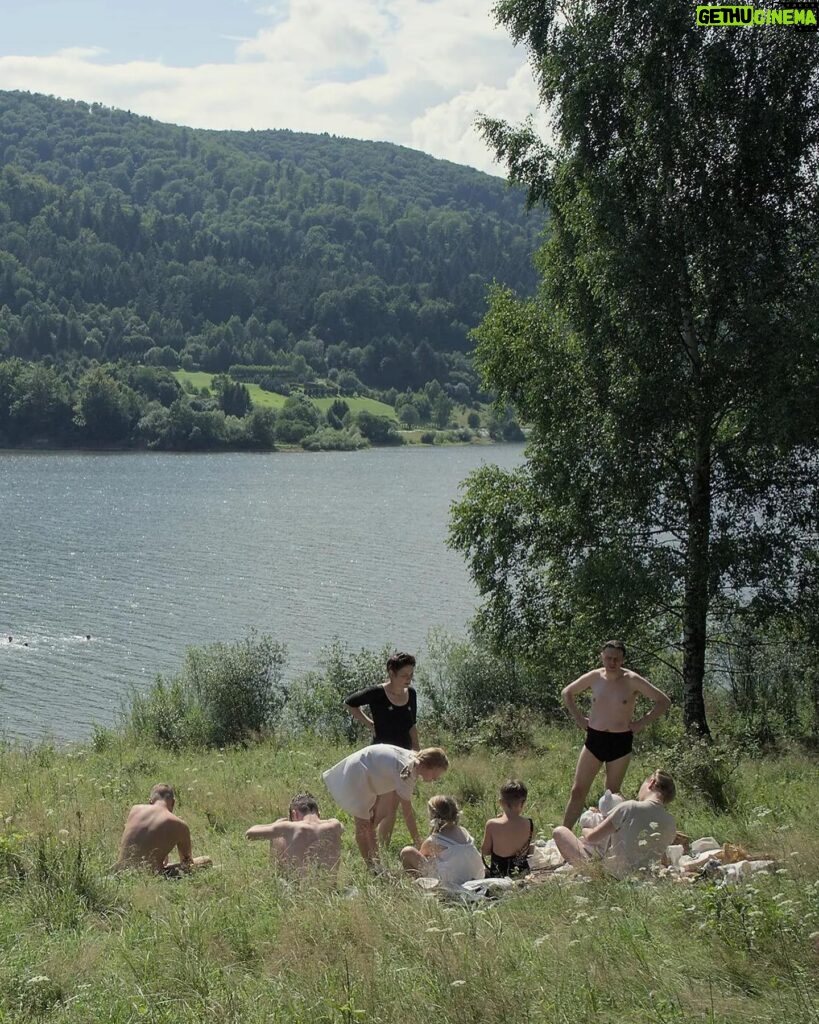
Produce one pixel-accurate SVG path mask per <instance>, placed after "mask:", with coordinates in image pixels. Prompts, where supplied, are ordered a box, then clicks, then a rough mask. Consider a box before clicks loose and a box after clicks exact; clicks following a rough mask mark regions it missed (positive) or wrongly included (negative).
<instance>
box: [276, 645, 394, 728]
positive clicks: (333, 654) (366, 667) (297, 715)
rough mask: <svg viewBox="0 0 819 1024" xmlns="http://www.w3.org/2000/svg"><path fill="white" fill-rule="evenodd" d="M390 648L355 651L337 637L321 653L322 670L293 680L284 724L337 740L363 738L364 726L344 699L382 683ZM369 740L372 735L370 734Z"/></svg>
mask: <svg viewBox="0 0 819 1024" xmlns="http://www.w3.org/2000/svg"><path fill="white" fill-rule="evenodd" d="M391 653H392V649H391V648H390V647H385V648H384V649H383V650H382V651H368V650H360V651H357V652H351V651H350V650H349V649H348V648H347V645H346V643H344V641H342V640H339V639H335V640H333V642H332V643H331V644H330V645H329V646H328V647H324V648H322V650H321V653H320V654H319V666H320V668H319V670H318V671H314V672H306V673H305V674H304V675H301V676H299V677H298V678H297V679H295V680H294V681H293V684H292V686H291V687H290V690H289V693H288V702H287V712H286V715H285V722H284V727H285V729H286V730H287V731H288V732H290V733H293V734H300V733H308V734H312V735H315V736H322V737H325V738H327V739H331V740H334V741H337V742H341V741H344V742H347V743H353V742H355V741H356V740H357V739H358V740H360V739H361V737H362V734H363V730H362V727H361V726H360V725H359V724H358V723H357V722H356V721H355V720H354V719H353V718H352V716H351V715H350V713H349V711H348V710H347V709H346V707H345V706H344V698H345V697H347V696H349V695H350V694H351V693H355V691H356V690H363V689H364V688H365V687H368V686H374V685H376V684H377V683H380V682H382V680H383V679H384V676H385V674H386V667H385V666H386V664H387V658H388V657H389V655H390V654H391ZM366 739H367V742H369V741H370V739H371V736H370V734H369V733H367V736H366Z"/></svg>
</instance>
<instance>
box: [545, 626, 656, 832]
mask: <svg viewBox="0 0 819 1024" xmlns="http://www.w3.org/2000/svg"><path fill="white" fill-rule="evenodd" d="M600 660H601V661H602V662H603V668H602V669H599V668H598V669H594V671H592V672H586V674H585V675H582V676H580V678H579V679H575V681H574V682H573V683H569V685H568V686H567V687H566V688H565V689H564V690H563V702H564V704H565V705H566V707H567V708H568V710H569V714H570V715H571V716H572V718H573V719H574V720H575V722H577V724H578V725H579V726H580V728H581V729H584V730H585V732H586V742H585V743H584V744H583V747H582V749H581V751H580V757H579V758H578V761H577V768H576V770H575V775H574V782H573V784H572V793H571V796H570V798H569V802H568V804H567V805H566V813H565V814H564V815H563V824H564V826H565V827H566V828H569V829H571V828H573V827H574V824H575V822H576V821H577V819H578V818H579V817H580V814H581V812H582V810H583V805H584V803H585V800H586V796H587V795H588V792H589V789H590V788H591V784H592V782H594V779H595V776H596V775H597V773H598V772H599V771H600V768H601V766H602V765H603V764H605V766H606V788H607V789H610V790H611V791H612V793H618V792H619V791H620V787H621V786H622V785H623V779H624V778H625V774H626V769H627V768H628V764H629V761H630V760H631V750H632V744H633V740H634V736H635V734H636V733H638V732H642V730H643V729H645V727H646V726H647V725H648V724H649V722H653V721H654V720H655V719H656V718H660V716H661V715H664V714H665V713H666V711H668V708H669V706H670V705H671V701H670V700H669V698H668V697H667V696H666V695H665V694H664V693H663V692H662V690H658V689H657V687H656V686H652V685H651V683H649V682H648V680H646V679H643V678H642V676H638V675H637V674H636V672H631V671H629V670H628V669H624V668H623V662H624V661H625V660H626V647H625V644H624V643H623V642H622V641H621V640H609V641H607V643H605V644H603V647H602V649H601V651H600ZM584 690H591V692H592V705H591V711H590V713H589V717H588V718H586V716H585V715H583V714H582V713H581V712H580V709H579V708H578V706H577V704H576V703H575V697H576V696H577V694H579V693H583V691H584ZM638 694H642V695H643V696H644V697H647V698H648V700H650V701H653V702H654V707H653V708H652V709H651V710H650V711H649V712H648V714H646V715H643V717H642V718H638V719H637V721H632V716H633V714H634V705H635V703H636V701H637V695H638Z"/></svg>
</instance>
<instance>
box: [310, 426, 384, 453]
mask: <svg viewBox="0 0 819 1024" xmlns="http://www.w3.org/2000/svg"><path fill="white" fill-rule="evenodd" d="M301 446H302V448H304V450H305V451H308V452H354V451H358V449H359V448H369V446H370V445H369V441H367V440H366V438H364V437H362V436H361V434H360V433H359V431H358V430H355V429H352V430H334V429H331V428H330V427H325V428H324V429H323V430H317V431H316V432H315V433H314V434H308V435H307V436H306V437H303V438H302V439H301Z"/></svg>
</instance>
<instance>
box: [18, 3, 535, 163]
mask: <svg viewBox="0 0 819 1024" xmlns="http://www.w3.org/2000/svg"><path fill="white" fill-rule="evenodd" d="M492 2H493V0H274V2H270V0H267V2H265V0H22V2H21V0H0V14H2V18H1V19H0V22H1V23H2V30H0V89H24V90H29V91H31V92H43V93H48V94H50V95H54V96H59V97H61V98H64V99H79V100H86V101H88V102H94V101H98V102H100V103H104V104H105V105H106V106H113V107H121V108H123V109H126V110H131V111H133V112H134V113H136V114H146V115H149V116H151V117H153V118H156V119H157V120H159V121H167V122H172V123H174V124H184V125H188V126H190V127H192V128H220V129H239V130H247V129H250V128H255V129H257V130H261V129H265V128H290V129H292V130H293V131H305V132H329V133H331V134H333V135H344V136H350V137H352V138H357V139H375V140H384V141H388V142H396V143H399V144H400V145H404V146H411V147H412V148H413V149H420V150H423V151H424V152H426V153H430V154H432V155H433V156H437V157H442V158H444V159H447V160H453V161H455V162H456V163H462V164H469V165H470V166H472V167H477V168H479V169H480V170H484V171H488V172H489V173H491V174H502V173H503V168H502V167H501V166H500V165H498V164H497V163H496V162H495V161H494V159H493V156H492V154H491V153H490V152H489V150H488V148H487V146H486V144H485V143H484V141H483V140H482V139H481V137H480V135H479V134H478V132H477V131H476V129H475V125H474V122H475V118H476V117H477V115H478V114H479V113H482V114H488V115H491V116H493V117H502V118H504V119H505V120H507V121H510V122H513V123H517V122H520V121H522V120H523V119H524V118H525V117H527V116H528V115H530V114H532V115H536V123H537V124H538V125H540V124H541V119H540V115H539V114H538V112H537V94H536V90H535V86H534V82H533V79H532V75H531V71H530V69H529V65H528V62H527V55H526V53H525V51H524V50H523V49H522V48H521V47H515V46H513V44H512V41H511V39H510V38H509V35H508V33H507V32H506V30H505V29H503V28H499V27H497V26H496V25H495V23H494V19H493V17H492V13H491V9H492ZM3 8H5V10H3Z"/></svg>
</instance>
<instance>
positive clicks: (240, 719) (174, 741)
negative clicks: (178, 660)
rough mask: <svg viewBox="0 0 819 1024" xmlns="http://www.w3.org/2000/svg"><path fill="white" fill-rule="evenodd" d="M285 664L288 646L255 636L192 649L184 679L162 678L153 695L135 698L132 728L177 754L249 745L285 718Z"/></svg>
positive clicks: (129, 716)
mask: <svg viewBox="0 0 819 1024" xmlns="http://www.w3.org/2000/svg"><path fill="white" fill-rule="evenodd" d="M285 660H286V648H285V647H284V645H282V644H279V643H276V642H275V641H274V640H273V639H272V638H271V637H269V636H265V635H262V636H257V635H256V634H255V633H251V635H250V636H249V637H248V638H247V639H245V640H240V641H237V642H235V643H232V644H224V643H216V644H211V645H210V646H208V647H204V648H196V647H189V648H188V651H187V653H186V655H185V664H184V667H183V669H182V672H181V673H180V674H179V675H178V676H175V677H174V678H172V679H170V680H165V679H163V677H162V676H157V678H156V680H155V682H154V684H153V686H152V687H151V688H150V690H148V692H147V693H145V694H135V695H134V696H133V697H132V699H131V706H130V708H129V710H128V712H127V714H126V725H127V727H128V728H129V730H130V731H131V732H133V733H134V734H135V735H136V736H137V737H139V738H140V739H146V740H149V741H150V742H153V743H156V744H158V745H159V746H167V747H172V748H178V747H184V746H209V747H223V746H228V745H230V744H235V743H246V742H247V741H248V740H249V739H251V738H253V737H256V736H259V735H262V734H264V733H266V732H269V731H270V730H271V729H272V728H273V727H274V726H275V725H276V724H277V723H278V721H279V719H280V717H281V714H282V711H283V709H284V705H285V702H286V699H287V691H286V690H285V688H284V686H283V684H282V673H283V669H284V664H285Z"/></svg>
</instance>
